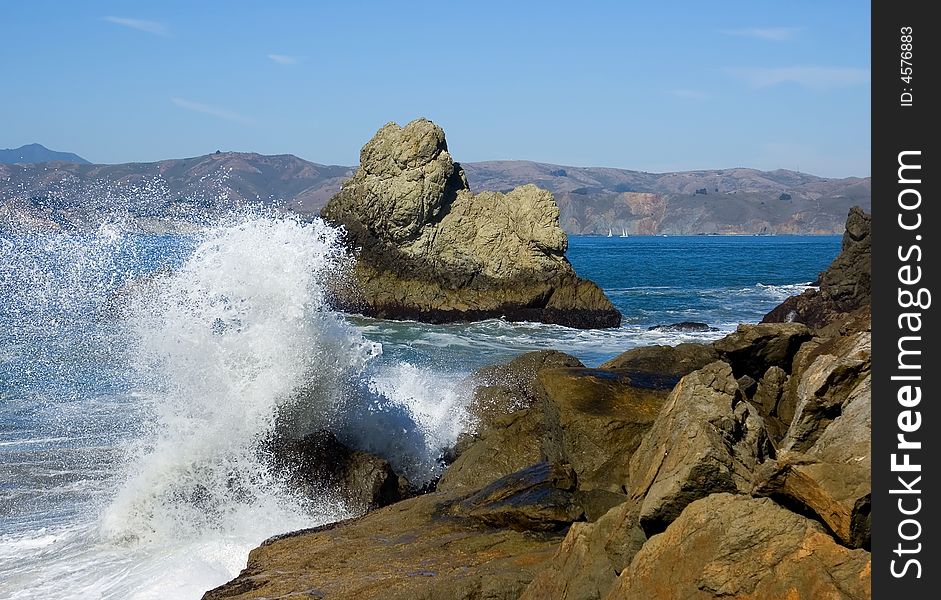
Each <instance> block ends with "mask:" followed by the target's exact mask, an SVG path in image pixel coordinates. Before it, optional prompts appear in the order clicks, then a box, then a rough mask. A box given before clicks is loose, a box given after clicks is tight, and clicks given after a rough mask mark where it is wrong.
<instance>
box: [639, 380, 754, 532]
mask: <svg viewBox="0 0 941 600" xmlns="http://www.w3.org/2000/svg"><path fill="white" fill-rule="evenodd" d="M771 452H772V450H771V447H770V442H769V441H768V438H767V434H766V431H765V429H764V423H763V422H762V419H761V417H759V416H758V411H757V410H754V407H752V406H751V405H750V404H749V403H748V402H746V401H745V400H744V399H743V398H742V396H741V392H740V390H739V387H738V383H737V382H736V380H735V378H734V377H733V376H732V369H731V367H730V366H729V365H728V364H727V363H724V362H715V363H712V364H710V365H708V366H706V367H704V368H702V369H700V370H699V371H695V372H693V373H691V374H689V375H687V376H686V377H684V378H683V379H681V380H680V382H679V383H678V384H677V385H676V387H675V388H674V389H673V392H671V393H670V397H669V398H668V399H667V401H666V403H665V404H664V406H663V409H662V410H661V411H660V413H659V414H658V415H657V419H656V421H655V422H654V424H653V426H652V427H651V429H650V432H649V433H648V434H647V435H646V436H645V437H644V439H643V441H642V442H641V444H640V447H639V448H638V449H637V450H636V451H635V452H634V454H633V456H632V457H631V464H630V478H629V483H628V493H629V494H630V497H631V501H632V502H635V503H636V504H637V505H638V506H639V522H640V524H641V526H642V527H643V528H644V531H646V532H647V533H648V535H652V534H654V533H657V532H659V531H662V530H663V528H665V527H666V526H667V525H668V524H669V523H670V522H672V521H673V520H674V519H676V517H677V516H678V515H679V514H680V513H681V512H682V511H683V509H684V508H685V507H686V506H687V505H688V504H689V503H690V502H693V501H694V500H697V499H699V498H703V497H705V496H707V495H709V494H712V493H716V492H734V491H741V492H748V491H749V490H750V488H751V479H752V470H753V469H754V468H755V466H757V464H759V463H761V462H763V461H764V460H765V459H766V458H768V457H769V455H770V454H771Z"/></svg>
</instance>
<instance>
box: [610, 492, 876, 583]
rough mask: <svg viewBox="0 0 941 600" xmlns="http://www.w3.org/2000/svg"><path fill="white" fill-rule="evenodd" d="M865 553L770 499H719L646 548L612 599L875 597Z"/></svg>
mask: <svg viewBox="0 0 941 600" xmlns="http://www.w3.org/2000/svg"><path fill="white" fill-rule="evenodd" d="M871 569H872V566H871V562H870V556H869V553H868V552H866V551H864V550H850V549H847V548H845V547H843V546H840V545H839V544H837V543H836V542H835V541H834V540H833V538H832V537H830V535H828V534H827V532H826V531H825V530H824V529H823V527H821V526H820V525H818V524H817V523H815V522H814V521H811V520H810V519H807V518H805V517H802V516H800V515H798V514H796V513H792V512H790V511H788V510H786V509H784V508H781V507H780V506H778V505H777V504H775V503H774V502H772V501H771V500H770V499H768V498H761V499H753V498H748V497H746V496H733V495H730V494H714V495H711V496H708V497H707V498H704V499H702V500H698V501H696V502H693V503H692V504H690V505H689V506H688V507H687V508H686V510H684V511H683V514H682V515H680V517H679V518H678V519H677V520H676V521H674V522H673V523H672V524H671V525H670V526H669V527H668V528H667V529H666V531H664V532H663V533H662V534H660V535H658V536H655V537H653V538H651V539H650V540H648V541H647V543H646V544H644V546H643V548H641V550H640V551H639V552H638V553H637V555H636V556H635V557H634V560H633V561H632V562H631V564H630V566H629V567H628V568H627V569H625V570H624V571H623V572H622V573H621V575H620V577H619V578H618V583H617V585H616V586H615V587H614V588H613V589H612V590H611V591H610V592H609V593H608V594H607V595H606V596H605V598H606V599H607V600H628V599H631V600H633V599H635V598H657V599H664V600H668V599H676V600H680V599H683V600H699V599H702V600H707V599H711V598H739V599H741V600H818V599H820V598H833V599H855V598H870V597H871V596H872V591H871Z"/></svg>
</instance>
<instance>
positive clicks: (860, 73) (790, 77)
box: [728, 67, 870, 90]
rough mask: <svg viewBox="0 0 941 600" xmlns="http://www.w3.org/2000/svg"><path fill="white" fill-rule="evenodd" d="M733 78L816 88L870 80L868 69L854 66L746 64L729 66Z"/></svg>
mask: <svg viewBox="0 0 941 600" xmlns="http://www.w3.org/2000/svg"><path fill="white" fill-rule="evenodd" d="M728 72H729V74H730V75H732V76H733V77H736V78H738V79H740V80H742V81H744V82H745V83H746V84H747V85H748V86H750V87H752V88H768V87H774V86H777V85H784V84H794V85H799V86H801V87H805V88H809V89H813V90H829V89H835V88H843V87H851V86H855V85H863V84H866V83H869V80H870V73H869V70H868V69H857V68H853V67H745V68H733V69H728Z"/></svg>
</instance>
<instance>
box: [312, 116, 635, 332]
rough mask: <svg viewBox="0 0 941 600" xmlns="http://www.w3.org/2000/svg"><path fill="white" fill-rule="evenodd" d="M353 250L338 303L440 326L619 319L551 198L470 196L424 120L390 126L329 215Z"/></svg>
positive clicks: (593, 323)
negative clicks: (590, 277) (348, 279)
mask: <svg viewBox="0 0 941 600" xmlns="http://www.w3.org/2000/svg"><path fill="white" fill-rule="evenodd" d="M321 215H322V216H323V218H324V219H326V220H327V221H330V222H332V223H336V224H339V225H343V226H344V227H345V228H346V230H347V231H348V233H349V242H350V245H351V247H352V248H355V249H356V251H357V261H356V267H355V269H354V282H353V285H351V286H349V287H344V288H341V289H338V290H337V291H336V300H337V303H338V305H339V306H341V307H342V308H344V309H347V310H353V311H358V312H362V313H364V314H367V315H373V316H378V317H383V318H393V319H396V318H405V319H415V320H420V321H427V322H433V323H440V322H449V321H466V320H479V319H485V318H492V317H504V318H507V319H509V320H526V321H542V322H547V323H558V324H562V325H569V326H573V327H583V328H588V327H614V326H617V325H618V324H620V319H621V316H620V313H618V311H617V309H615V308H614V305H612V304H611V302H610V301H609V300H608V298H607V297H605V295H604V292H602V291H601V289H600V288H599V287H598V286H596V285H595V284H594V283H592V282H590V281H585V280H583V279H580V278H579V277H578V276H577V275H576V274H575V271H574V270H573V269H572V266H571V265H570V264H569V262H568V261H567V260H566V259H565V251H566V249H567V246H568V241H567V239H566V237H565V233H564V232H563V231H562V228H561V227H560V226H559V209H558V206H556V204H555V201H554V200H553V198H552V194H550V193H549V192H547V191H545V190H541V189H539V188H537V187H535V186H533V185H524V186H522V187H519V188H516V189H514V190H513V191H511V192H509V193H506V194H502V193H497V192H485V193H481V194H476V195H475V194H472V193H471V192H470V191H469V188H468V185H467V180H466V179H465V177H464V171H463V169H462V168H461V166H460V165H459V164H457V163H455V162H454V161H453V160H452V158H451V155H450V154H449V153H448V148H447V143H446V141H445V138H444V132H443V131H442V130H441V128H440V127H438V126H437V125H435V124H434V123H432V122H430V121H427V120H425V119H418V120H415V121H412V122H411V123H409V124H408V125H406V126H405V127H399V126H398V125H396V124H395V123H389V124H388V125H386V126H385V127H383V128H382V129H380V130H379V132H378V133H376V135H375V136H374V137H373V139H371V140H370V141H369V142H368V143H367V144H366V145H365V146H363V150H362V152H361V154H360V167H359V169H358V170H357V171H356V173H355V174H354V175H353V177H352V179H350V180H349V181H348V182H346V183H345V184H344V185H343V188H342V189H341V190H340V192H339V193H338V194H337V195H336V196H334V197H333V199H331V200H330V202H329V203H328V204H327V206H325V207H324V209H323V211H322V212H321Z"/></svg>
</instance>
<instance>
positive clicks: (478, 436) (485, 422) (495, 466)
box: [438, 350, 582, 491]
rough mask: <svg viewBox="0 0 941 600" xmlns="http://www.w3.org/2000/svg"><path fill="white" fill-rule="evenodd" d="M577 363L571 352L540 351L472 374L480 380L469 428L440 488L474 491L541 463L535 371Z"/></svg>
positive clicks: (542, 430)
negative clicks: (471, 426) (472, 421)
mask: <svg viewBox="0 0 941 600" xmlns="http://www.w3.org/2000/svg"><path fill="white" fill-rule="evenodd" d="M581 365H582V363H581V362H580V361H579V360H578V359H577V358H575V357H574V356H570V355H568V354H564V353H562V352H557V351H555V350H542V351H537V352H527V353H526V354H523V355H521V356H518V357H517V358H515V359H513V360H511V361H510V362H508V363H506V364H501V365H491V366H487V367H484V368H482V369H479V370H478V371H477V372H476V373H474V375H472V377H471V381H473V382H475V383H477V384H478V385H477V387H476V388H475V390H474V397H473V399H472V400H471V403H470V405H469V406H468V412H469V413H470V414H471V416H472V417H473V419H474V421H475V422H474V424H473V430H472V431H471V432H469V433H468V434H467V435H465V436H463V439H462V441H461V443H460V448H459V449H458V450H459V454H458V455H457V457H456V458H455V460H454V462H453V463H452V464H451V465H450V466H449V467H448V469H447V471H445V473H444V475H443V476H442V477H441V480H440V481H439V482H438V489H439V490H442V491H461V490H463V491H470V490H476V489H479V488H481V487H483V486H484V485H486V484H488V483H490V482H491V481H494V480H496V479H499V478H500V477H504V476H506V475H509V474H510V473H514V472H516V471H519V470H521V469H523V468H525V467H527V466H529V465H532V464H535V463H537V462H539V461H540V460H541V459H542V437H543V434H544V433H545V426H544V418H543V414H542V405H541V404H538V405H536V406H534V405H535V404H537V403H538V402H539V400H538V399H539V398H541V396H540V392H539V388H538V383H537V381H536V375H537V374H538V373H539V372H540V371H541V370H543V369H546V368H554V367H565V366H573V367H574V366H581Z"/></svg>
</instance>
